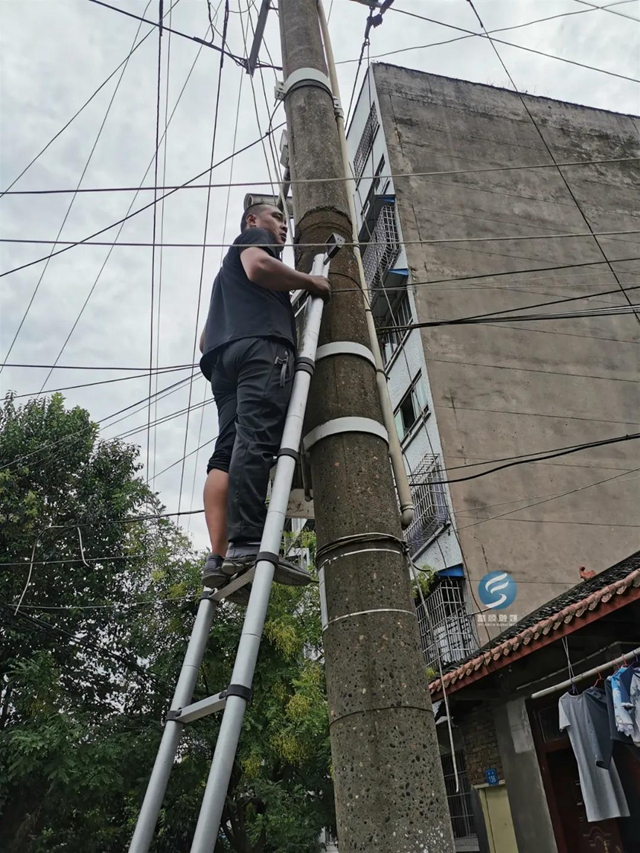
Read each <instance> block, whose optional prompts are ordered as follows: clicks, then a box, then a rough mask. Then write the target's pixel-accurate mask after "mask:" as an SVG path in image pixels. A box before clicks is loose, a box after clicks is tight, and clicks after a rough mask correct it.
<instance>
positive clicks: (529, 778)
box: [495, 699, 558, 853]
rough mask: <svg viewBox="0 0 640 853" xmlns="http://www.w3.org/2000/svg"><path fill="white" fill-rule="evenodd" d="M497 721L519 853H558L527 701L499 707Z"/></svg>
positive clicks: (518, 701) (509, 703)
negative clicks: (542, 852) (542, 851)
mask: <svg viewBox="0 0 640 853" xmlns="http://www.w3.org/2000/svg"><path fill="white" fill-rule="evenodd" d="M495 720H496V733H497V735H498V745H499V747H500V756H501V759H502V767H503V769H504V777H505V781H506V783H507V790H508V792H509V804H510V806H511V816H512V818H513V828H514V831H515V834H516V839H517V841H518V853H539V851H540V850H544V851H545V853H557V850H558V848H557V846H556V841H555V837H554V834H553V826H552V824H551V816H550V814H549V807H548V805H547V797H546V794H545V791H544V784H543V781H542V776H541V774H540V765H539V763H538V756H537V755H536V748H535V745H534V743H533V736H532V734H531V726H530V725H529V717H528V714H527V709H526V706H525V702H524V699H516V700H514V701H513V702H507V704H506V705H503V706H501V707H499V708H496V710H495Z"/></svg>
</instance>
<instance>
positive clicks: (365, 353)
mask: <svg viewBox="0 0 640 853" xmlns="http://www.w3.org/2000/svg"><path fill="white" fill-rule="evenodd" d="M332 355H357V356H360V358H365V359H366V360H367V361H370V362H371V364H372V365H373V366H374V367H376V360H375V358H374V356H373V353H372V352H371V350H370V349H369V347H366V346H364V344H357V343H355V341H333V342H332V343H330V344H323V345H322V346H321V347H318V350H317V352H316V362H318V361H320V359H321V358H329V356H332Z"/></svg>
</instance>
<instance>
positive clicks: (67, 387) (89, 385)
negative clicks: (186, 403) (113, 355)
mask: <svg viewBox="0 0 640 853" xmlns="http://www.w3.org/2000/svg"><path fill="white" fill-rule="evenodd" d="M23 366H24V365H23ZM30 366H35V365H30ZM103 369H104V370H106V369H108V368H103ZM115 369H116V370H121V369H123V368H115ZM125 369H126V368H125ZM191 369H192V365H189V364H187V365H183V366H181V367H169V368H157V369H155V370H154V371H153V373H154V374H155V375H156V376H160V375H162V374H165V373H175V372H177V371H180V370H191ZM148 377H149V372H148V371H146V372H145V373H137V374H135V375H133V376H119V377H118V378H117V379H100V380H98V381H97V382H81V383H80V384H79V385H64V386H62V387H61V388H50V389H49V390H48V391H42V390H40V391H30V392H28V393H26V394H13V395H12V399H13V400H20V399H21V398H23V397H37V396H39V395H40V394H57V393H59V392H60V391H74V390H75V389H76V388H93V387H94V386H95V385H111V384H112V383H113V382H126V381H127V380H129V379H148Z"/></svg>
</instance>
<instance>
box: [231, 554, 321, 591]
mask: <svg viewBox="0 0 640 853" xmlns="http://www.w3.org/2000/svg"><path fill="white" fill-rule="evenodd" d="M232 547H233V546H230V548H229V551H227V555H228V556H227V557H225V559H224V562H223V564H222V571H223V572H224V573H225V574H226V575H227V577H229V578H230V577H232V576H233V575H236V574H238V572H243V571H245V572H246V571H247V569H250V568H251V567H252V566H255V563H256V557H257V556H258V552H257V551H256V552H255V553H254V554H243V555H242V556H237V557H236V556H231V555H230V554H229V552H230V551H231V553H232V554H233V551H232ZM273 579H274V581H275V582H276V583H281V584H284V585H285V586H306V585H307V584H308V583H311V575H310V574H309V572H308V571H307V570H306V569H303V568H302V567H301V566H298V565H297V563H291V562H289V560H284V559H282V558H280V561H279V563H278V565H277V566H276V570H275V573H274V575H273Z"/></svg>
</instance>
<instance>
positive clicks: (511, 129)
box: [348, 64, 640, 666]
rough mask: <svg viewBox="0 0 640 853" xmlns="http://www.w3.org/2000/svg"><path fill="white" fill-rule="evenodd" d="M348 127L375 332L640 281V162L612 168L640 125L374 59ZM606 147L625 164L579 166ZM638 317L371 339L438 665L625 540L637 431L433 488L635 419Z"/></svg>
mask: <svg viewBox="0 0 640 853" xmlns="http://www.w3.org/2000/svg"><path fill="white" fill-rule="evenodd" d="M348 137H349V148H350V155H351V158H352V162H353V164H354V171H355V173H356V178H357V179H358V184H357V193H356V199H355V200H356V210H357V212H358V215H359V225H360V237H361V240H362V243H363V261H364V266H365V272H366V275H367V278H368V282H369V286H370V288H371V291H372V306H373V310H374V314H375V317H376V323H377V324H378V326H379V328H380V329H383V328H384V327H385V326H392V325H398V326H402V325H407V324H410V323H414V322H426V321H434V320H445V319H452V318H459V317H470V316H475V315H479V314H487V313H492V314H495V313H497V312H511V313H512V314H514V315H520V314H522V313H524V312H526V311H528V310H532V311H534V312H536V311H539V312H545V313H546V312H552V311H556V312H557V311H563V312H564V311H576V310H584V309H609V308H611V307H612V306H624V305H628V304H629V302H632V303H638V302H640V299H639V298H638V296H637V295H636V294H637V293H638V291H637V290H628V292H627V293H626V294H625V293H623V290H622V288H623V287H624V288H633V287H638V286H639V285H640V235H639V234H638V233H619V232H632V231H634V230H637V229H638V223H639V221H640V220H639V217H640V166H639V164H638V161H632V160H629V159H627V160H622V158H634V157H636V158H637V157H639V156H640V118H638V117H635V116H628V115H620V114H617V113H613V112H607V111H604V110H596V109H591V108H588V107H582V106H577V105H575V104H568V103H563V102H560V101H554V100H550V99H548V98H539V97H531V96H528V95H525V96H524V97H523V98H522V97H520V96H519V95H518V94H516V93H515V92H511V91H507V90H504V89H499V88H494V87H491V86H486V85H480V84H476V83H469V82H465V81H461V80H454V79H450V78H447V77H440V76H437V75H433V74H426V73H423V72H417V71H413V70H409V69H405V68H399V67H396V66H393V65H387V64H375V65H373V66H372V68H371V71H370V72H369V74H368V76H367V78H366V79H365V81H364V83H363V86H362V89H361V92H360V95H359V100H358V102H357V105H356V108H355V110H354V113H353V118H352V120H351V123H350V128H349V134H348ZM605 160H618V161H619V162H596V163H593V164H592V165H582V164H583V163H584V161H605ZM554 161H555V163H560V164H566V163H576V162H577V163H579V164H580V165H565V166H562V167H561V168H557V167H556V166H555V164H554ZM424 173H431V174H429V175H424ZM434 173H435V174H434ZM389 175H392V176H393V177H388V176H389ZM590 231H593V232H595V233H596V234H597V235H599V236H597V237H594V236H591V235H590ZM603 232H618V233H615V234H604V233H603ZM585 234H586V235H587V236H583V235H585ZM567 235H576V236H567ZM367 244H369V245H367ZM545 270H548V271H545ZM612 270H614V271H615V274H614V272H612ZM616 277H617V279H618V281H619V284H618V281H616ZM603 291H610V292H609V293H607V294H606V295H598V296H596V297H593V294H600V293H602V292H603ZM590 296H591V297H592V298H589V297H590ZM567 298H571V299H572V300H573V301H570V302H565V303H560V304H559V305H549V306H546V307H541V308H532V309H530V308H529V306H536V305H539V304H540V303H546V302H552V301H554V300H562V299H567ZM505 317H506V318H508V317H509V314H508V313H507V314H506V315H505ZM638 317H640V312H639V314H638V316H636V315H634V314H633V313H628V314H618V315H613V316H599V317H591V318H584V317H582V318H577V317H575V318H570V319H557V320H543V321H537V322H533V321H526V322H520V321H516V320H514V321H511V322H508V321H507V322H495V321H494V322H487V323H486V324H482V325H454V326H436V327H432V328H422V329H416V330H413V331H398V332H391V333H388V332H387V333H385V332H382V331H381V332H380V340H381V344H382V347H383V353H384V357H385V361H386V370H387V372H388V377H389V386H390V392H391V398H392V404H393V406H394V409H395V412H396V422H397V424H398V429H399V432H400V437H401V440H402V445H403V450H404V453H405V458H406V464H407V469H408V471H409V475H410V482H411V483H412V490H413V494H414V500H415V504H416V518H415V521H414V523H413V525H412V526H411V528H410V529H409V530H408V531H407V541H408V544H409V546H410V548H411V551H412V553H413V556H414V559H415V560H416V562H417V563H418V564H419V565H422V566H429V567H432V568H433V569H435V570H436V572H437V582H436V584H435V585H434V587H432V591H431V593H430V596H429V598H428V600H427V604H428V607H429V610H430V617H431V624H432V626H433V634H430V632H428V631H427V628H426V624H423V626H422V627H423V639H424V643H425V650H426V654H427V659H428V661H429V663H430V665H432V666H435V663H434V662H435V659H436V655H435V645H436V644H437V646H438V649H439V651H440V654H441V658H442V662H443V663H444V664H449V663H452V662H454V661H455V660H459V659H461V658H463V657H464V656H465V655H466V654H468V653H469V652H470V651H472V650H473V648H474V646H475V645H476V644H478V643H480V644H482V643H485V642H487V639H488V638H490V637H493V636H495V635H497V634H498V633H500V632H501V631H502V630H504V629H505V628H506V627H507V626H508V625H509V624H512V623H514V622H517V621H518V620H520V619H522V618H523V617H524V616H526V615H527V614H528V613H530V612H531V611H533V610H535V609H536V608H538V607H540V606H541V605H542V604H544V603H545V602H546V601H548V600H550V599H552V598H555V597H556V596H558V595H560V594H561V593H562V592H563V591H564V590H566V589H569V588H571V587H573V586H574V585H575V584H576V583H577V582H579V581H580V578H581V575H580V567H582V566H584V567H585V568H586V570H587V571H588V572H590V571H595V572H600V571H601V570H603V569H605V568H607V567H609V566H611V565H612V563H614V562H615V561H617V560H621V559H623V558H624V557H626V556H627V555H628V554H630V553H632V552H633V551H634V550H636V549H637V547H638V540H639V538H640V536H639V532H640V527H639V526H638V525H639V524H640V443H639V442H637V441H623V442H619V443H614V444H611V445H609V446H604V447H598V448H592V449H588V450H583V451H581V452H577V453H573V454H569V455H562V456H560V457H558V458H556V459H548V460H545V461H541V462H537V463H534V464H518V465H513V466H512V467H506V468H504V469H503V470H500V471H497V472H495V473H492V474H488V475H486V476H481V477H478V478H477V479H471V480H466V481H462V482H459V483H452V484H450V485H446V484H442V483H441V482H440V481H442V480H444V479H449V480H455V479H458V478H461V477H469V476H470V475H473V474H477V473H482V472H485V471H487V470H489V469H490V468H493V467H497V466H498V465H502V464H506V461H508V460H509V458H510V457H522V456H523V455H527V454H532V453H537V452H545V451H552V450H555V449H557V448H566V447H568V446H572V445H576V444H583V443H586V442H592V441H600V440H603V439H608V438H613V437H617V436H623V435H626V434H629V433H634V432H637V431H638V430H639V428H640V384H639V379H640V347H639V346H638V344H639V343H640V321H639V319H638ZM495 460H505V462H500V461H495ZM461 466H464V467H461ZM469 466H473V467H469ZM633 472H635V473H633ZM492 572H500V573H501V572H507V573H509V575H510V576H511V578H512V579H513V580H514V581H515V582H516V585H517V588H515V592H516V595H515V599H514V600H513V602H512V603H511V604H510V605H509V606H506V607H504V608H502V609H495V610H493V609H492V608H491V607H490V606H489V607H488V606H487V604H486V603H483V601H482V600H481V597H480V593H481V590H480V588H479V584H480V581H481V580H482V579H483V578H484V577H485V576H486V575H487V574H488V573H492ZM513 591H514V588H513V587H512V586H511V587H510V588H509V589H507V592H506V594H509V593H510V592H511V594H513ZM500 595H501V593H500V592H498V591H495V592H494V593H493V600H496V599H499V598H500ZM485 597H486V593H485ZM491 603H493V602H491ZM479 611H480V612H479ZM469 615H470V616H471V618H469ZM423 622H424V620H423Z"/></svg>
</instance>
